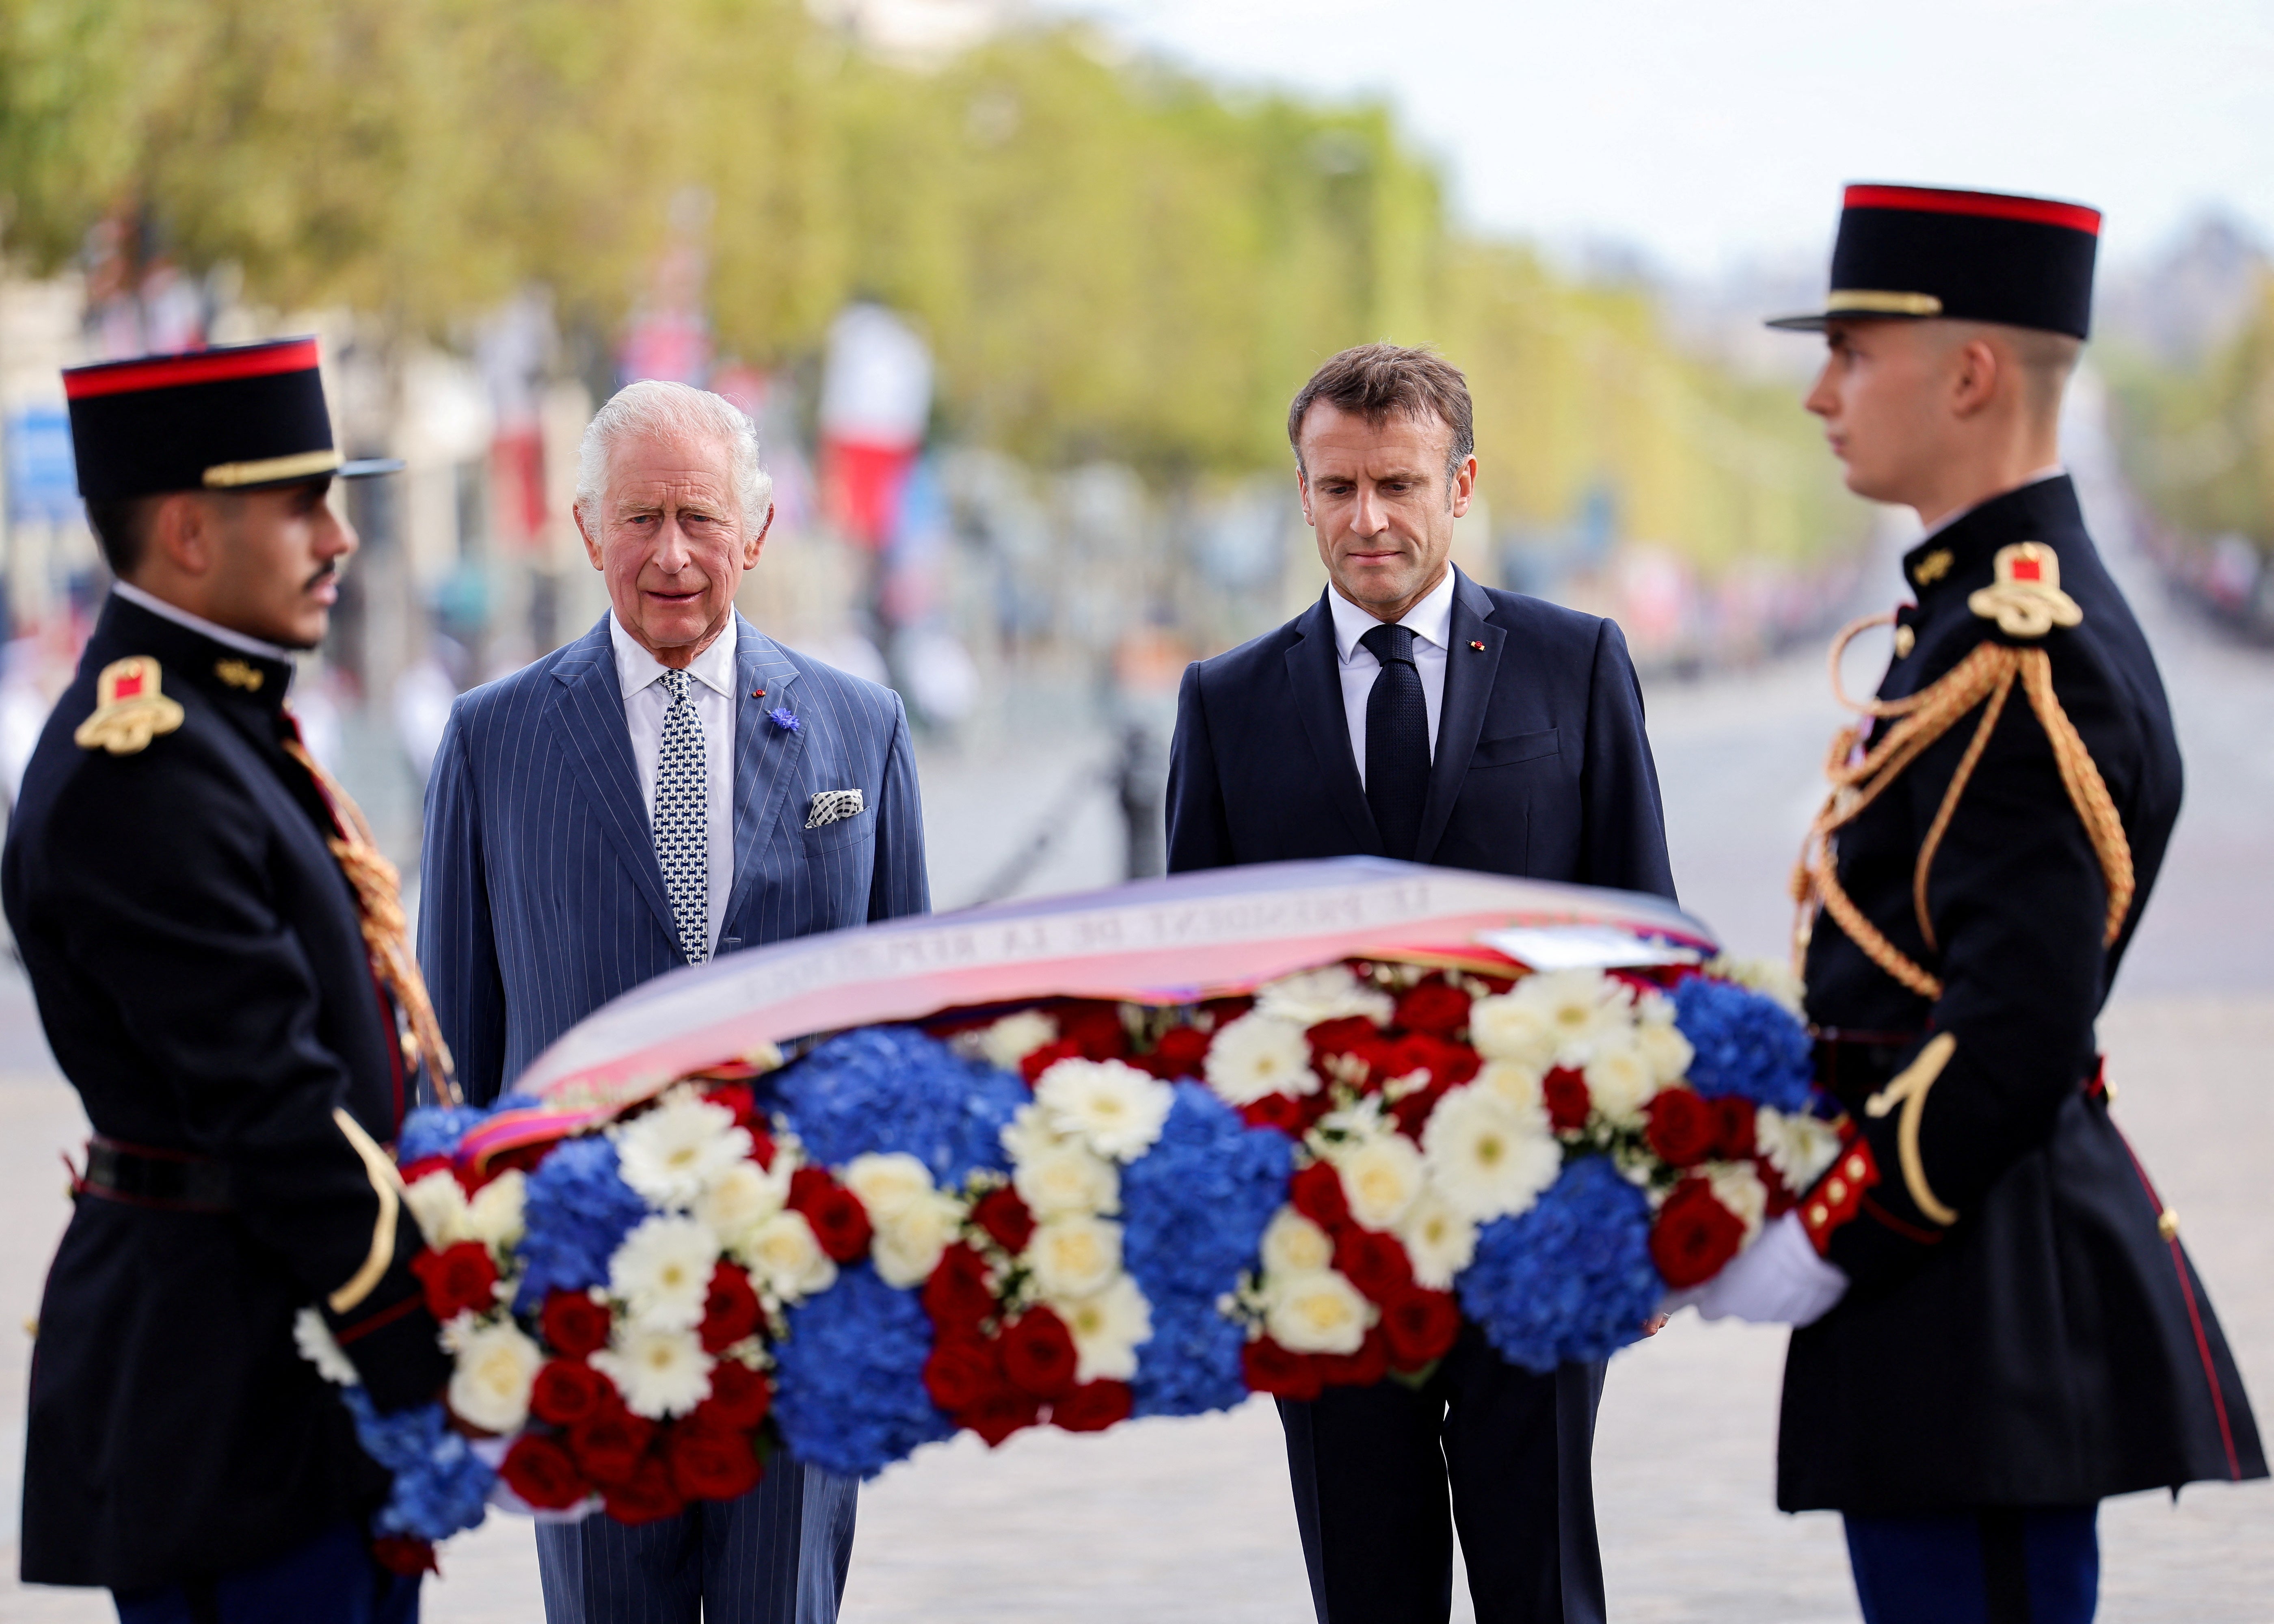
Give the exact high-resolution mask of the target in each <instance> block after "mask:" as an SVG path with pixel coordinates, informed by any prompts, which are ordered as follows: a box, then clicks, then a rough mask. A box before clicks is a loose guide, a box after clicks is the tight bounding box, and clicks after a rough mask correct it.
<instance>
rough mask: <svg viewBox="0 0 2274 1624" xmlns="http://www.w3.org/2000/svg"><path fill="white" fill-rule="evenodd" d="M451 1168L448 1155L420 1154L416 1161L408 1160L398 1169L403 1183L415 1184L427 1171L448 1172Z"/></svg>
mask: <svg viewBox="0 0 2274 1624" xmlns="http://www.w3.org/2000/svg"><path fill="white" fill-rule="evenodd" d="M451 1170H452V1169H451V1167H450V1158H449V1157H448V1156H421V1157H419V1158H418V1161H416V1162H409V1163H407V1164H405V1165H404V1166H403V1168H402V1169H400V1171H401V1173H402V1175H403V1183H404V1184H417V1183H418V1181H419V1180H420V1179H422V1178H424V1177H426V1175H428V1174H429V1173H448V1172H449V1171H451Z"/></svg>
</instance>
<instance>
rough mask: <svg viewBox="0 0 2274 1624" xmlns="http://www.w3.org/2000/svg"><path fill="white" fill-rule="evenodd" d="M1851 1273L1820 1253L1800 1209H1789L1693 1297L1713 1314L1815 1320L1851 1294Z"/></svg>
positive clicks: (1774, 1321)
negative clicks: (1827, 1259) (1802, 1226)
mask: <svg viewBox="0 0 2274 1624" xmlns="http://www.w3.org/2000/svg"><path fill="white" fill-rule="evenodd" d="M1847 1291H1848V1276H1847V1275H1846V1274H1843V1273H1841V1270H1840V1269H1839V1267H1837V1266H1835V1265H1834V1264H1831V1263H1828V1262H1826V1260H1825V1259H1822V1258H1820V1257H1818V1255H1817V1252H1816V1248H1815V1247H1814V1246H1813V1245H1812V1244H1810V1242H1809V1238H1808V1231H1807V1230H1805V1229H1802V1228H1801V1227H1800V1214H1797V1213H1787V1214H1785V1215H1784V1216H1783V1217H1781V1218H1780V1219H1778V1220H1777V1221H1776V1222H1774V1223H1773V1224H1771V1225H1770V1226H1769V1227H1768V1228H1767V1229H1766V1230H1765V1231H1764V1232H1763V1233H1762V1235H1761V1237H1760V1238H1759V1239H1758V1240H1757V1241H1755V1242H1754V1243H1753V1244H1751V1246H1748V1247H1747V1248H1745V1250H1744V1251H1743V1252H1739V1253H1738V1254H1737V1256H1736V1259H1733V1260H1732V1261H1731V1263H1730V1264H1729V1267H1727V1268H1725V1269H1723V1270H1722V1271H1721V1273H1720V1274H1716V1275H1715V1276H1714V1277H1713V1279H1712V1280H1710V1281H1707V1282H1706V1285H1705V1286H1704V1288H1703V1289H1700V1290H1699V1291H1698V1293H1697V1294H1696V1296H1695V1297H1694V1298H1692V1299H1691V1300H1692V1301H1694V1303H1695V1304H1696V1305H1697V1309H1698V1313H1699V1314H1700V1315H1702V1316H1703V1317H1704V1318H1706V1319H1750V1320H1751V1321H1752V1322H1753V1323H1755V1324H1756V1325H1789V1326H1794V1327H1799V1326H1803V1325H1813V1324H1814V1323H1815V1322H1816V1321H1817V1320H1818V1319H1822V1318H1823V1317H1824V1316H1825V1315H1826V1314H1827V1313H1829V1312H1832V1308H1833V1305H1834V1304H1836V1303H1838V1302H1839V1301H1840V1299H1841V1297H1844V1296H1845V1295H1847Z"/></svg>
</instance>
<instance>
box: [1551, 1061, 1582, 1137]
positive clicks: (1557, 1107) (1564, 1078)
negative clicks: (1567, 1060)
mask: <svg viewBox="0 0 2274 1624" xmlns="http://www.w3.org/2000/svg"><path fill="white" fill-rule="evenodd" d="M1540 1099H1541V1101H1543V1102H1544V1103H1545V1104H1546V1105H1547V1125H1548V1126H1549V1127H1551V1128H1553V1129H1555V1132H1558V1133H1577V1132H1579V1131H1580V1130H1581V1129H1583V1128H1585V1126H1586V1125H1587V1113H1588V1112H1589V1111H1591V1110H1593V1109H1594V1108H1595V1102H1594V1101H1593V1099H1592V1098H1590V1097H1589V1095H1588V1094H1587V1079H1585V1078H1584V1077H1582V1076H1580V1075H1579V1074H1578V1073H1577V1071H1573V1070H1572V1069H1571V1068H1570V1066H1557V1067H1556V1068H1555V1070H1554V1071H1550V1072H1549V1073H1548V1074H1547V1078H1546V1079H1545V1080H1543V1081H1542V1082H1541V1083H1540Z"/></svg>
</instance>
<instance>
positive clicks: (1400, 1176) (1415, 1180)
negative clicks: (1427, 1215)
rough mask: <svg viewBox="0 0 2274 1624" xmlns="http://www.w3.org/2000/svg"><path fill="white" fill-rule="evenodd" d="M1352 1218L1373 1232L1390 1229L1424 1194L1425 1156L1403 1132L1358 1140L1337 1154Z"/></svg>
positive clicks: (1336, 1162) (1335, 1156) (1339, 1149)
mask: <svg viewBox="0 0 2274 1624" xmlns="http://www.w3.org/2000/svg"><path fill="white" fill-rule="evenodd" d="M1334 1162H1335V1169H1336V1170H1337V1172H1339V1173H1340V1174H1341V1175H1342V1176H1343V1199H1344V1200H1346V1201H1348V1202H1349V1203H1350V1210H1351V1216H1352V1217H1353V1218H1355V1219H1357V1220H1358V1221H1359V1222H1360V1223H1362V1224H1364V1225H1365V1226H1366V1227H1367V1229H1389V1228H1391V1227H1393V1226H1394V1225H1395V1224H1396V1223H1397V1221H1398V1220H1399V1219H1400V1218H1403V1217H1404V1215H1405V1209H1406V1208H1407V1207H1411V1206H1412V1205H1413V1199H1414V1198H1415V1197H1416V1196H1418V1195H1419V1194H1420V1193H1421V1184H1422V1180H1423V1177H1424V1173H1423V1169H1422V1164H1421V1153H1420V1152H1419V1151H1418V1150H1416V1149H1415V1148H1414V1147H1413V1141H1412V1140H1411V1139H1407V1138H1406V1137H1405V1136H1404V1134H1402V1133H1385V1134H1382V1135H1380V1136H1379V1137H1377V1138H1374V1139H1360V1140H1358V1141H1357V1142H1356V1143H1353V1144H1349V1145H1344V1146H1343V1147H1339V1148H1337V1150H1336V1151H1335V1152H1334Z"/></svg>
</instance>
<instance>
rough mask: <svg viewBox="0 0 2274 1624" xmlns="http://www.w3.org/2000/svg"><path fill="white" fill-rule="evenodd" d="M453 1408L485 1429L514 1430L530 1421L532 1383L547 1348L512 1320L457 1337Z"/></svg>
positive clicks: (450, 1393)
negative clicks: (524, 1332) (540, 1345)
mask: <svg viewBox="0 0 2274 1624" xmlns="http://www.w3.org/2000/svg"><path fill="white" fill-rule="evenodd" d="M451 1340H452V1342H454V1344H455V1351H456V1355H457V1368H456V1370H454V1371H453V1372H451V1373H450V1387H449V1391H448V1399H449V1403H450V1408H451V1409H452V1410H455V1411H456V1412H457V1413H458V1414H459V1415H460V1416H462V1417H464V1418H465V1419H466V1420H468V1421H471V1422H472V1423H473V1424H474V1425H476V1426H478V1427H480V1428H481V1429H482V1430H483V1431H484V1432H517V1431H519V1430H520V1427H521V1425H522V1423H523V1422H524V1421H526V1420H528V1419H529V1389H530V1385H531V1383H532V1382H534V1381H535V1380H537V1367H538V1365H542V1364H544V1363H545V1350H543V1349H541V1348H539V1347H538V1345H537V1344H536V1343H535V1342H532V1341H531V1340H530V1338H529V1337H528V1336H527V1335H524V1334H523V1331H522V1329H521V1327H519V1326H517V1325H516V1324H514V1322H513V1321H512V1320H510V1319H501V1320H500V1321H499V1322H498V1323H497V1324H495V1325H485V1326H479V1327H471V1328H465V1329H463V1330H462V1332H461V1334H459V1335H455V1336H454V1337H453V1338H452V1339H451Z"/></svg>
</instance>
